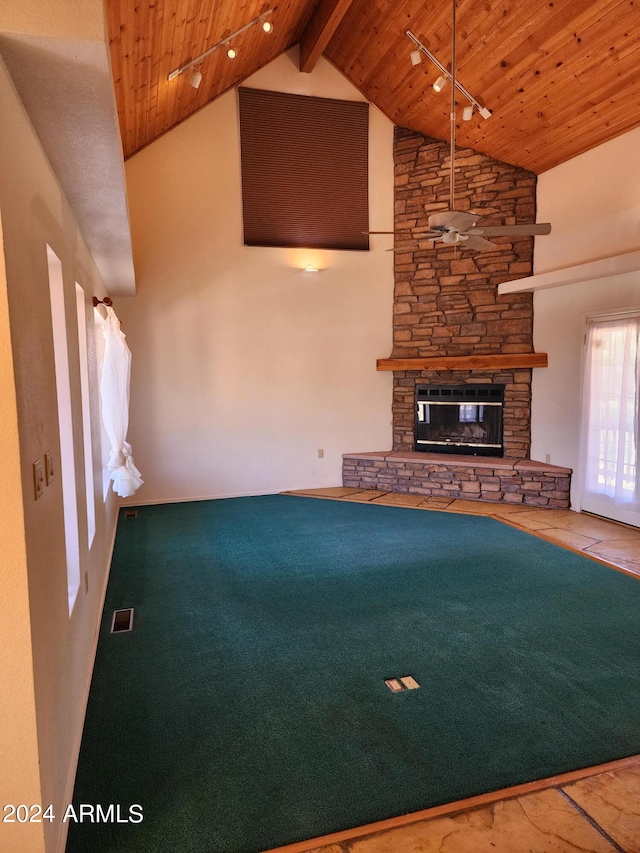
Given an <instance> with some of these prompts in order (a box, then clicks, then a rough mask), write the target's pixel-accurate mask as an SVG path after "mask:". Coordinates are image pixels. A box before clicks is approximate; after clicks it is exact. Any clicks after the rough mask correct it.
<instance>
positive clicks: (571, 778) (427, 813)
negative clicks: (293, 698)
mask: <svg viewBox="0 0 640 853" xmlns="http://www.w3.org/2000/svg"><path fill="white" fill-rule="evenodd" d="M638 760H640V755H630V756H628V757H627V758H618V759H616V760H615V761H608V762H606V763H605V764H596V765H594V766H593V767H583V768H582V769H580V770H570V771H569V772H568V773H559V774H558V775H557V776H547V777H546V778H544V779H537V780H536V781H534V782H523V783H522V784H521V785H513V786H512V787H510V788H502V789H501V790H499V791H490V792H489V793H487V794H478V796H476V797H468V798H467V799H465V800H456V801H455V802H453V803H444V804H443V805H441V806H433V807H431V808H428V809H422V810H421V811H418V812H411V813H410V814H405V815H398V817H391V818H386V819H385V820H379V821H376V822H375V823H368V824H365V825H364V826H355V827H353V828H352V829H342V830H339V831H338V832H331V833H329V834H328V835H321V836H318V837H317V838H309V839H307V840H306V841H295V842H294V843H293V844H285V845H284V846H283V847H272V848H270V849H269V850H265V851H263V853H307V851H312V850H316V849H318V848H321V847H325V846H328V845H330V844H340V843H341V842H343V841H354V840H355V839H358V840H360V839H362V838H364V837H366V836H371V835H377V834H378V833H380V832H387V831H388V830H391V829H399V828H400V827H403V826H409V825H411V824H412V823H419V822H420V821H423V820H433V819H434V818H438V817H446V816H448V815H452V814H456V813H458V812H466V811H474V810H475V809H479V808H482V807H483V806H488V805H492V804H493V803H496V802H499V801H501V800H513V799H516V798H517V797H523V796H526V795H527V794H535V793H537V792H538V791H545V790H548V789H550V788H553V789H555V790H557V791H559V792H560V793H561V794H563V795H564V796H565V798H566V799H568V800H570V801H571V804H572V805H573V806H574V807H575V808H577V810H578V811H580V814H581V815H582V816H583V817H584V818H585V820H588V822H589V823H590V824H591V825H592V826H593V827H594V829H596V830H597V831H598V832H599V833H600V834H601V835H603V837H606V838H607V840H608V841H609V842H610V843H611V844H612V845H613V846H614V848H615V849H616V850H617V851H619V853H625V851H624V850H623V849H622V848H621V847H620V845H618V844H617V843H616V842H615V841H613V839H611V838H609V836H608V835H607V833H606V832H605V831H604V830H603V829H602V828H601V827H599V826H598V825H597V824H596V823H595V821H594V820H593V818H590V817H589V815H588V814H586V813H585V812H583V810H581V809H580V807H579V806H578V805H577V803H574V802H573V800H571V798H570V797H569V796H568V795H567V794H565V793H564V791H562V790H561V786H562V785H568V784H570V783H572V782H578V781H579V780H581V779H587V778H588V777H590V776H598V775H599V774H600V773H607V772H610V771H612V770H623V769H624V768H626V767H631V766H633V765H635V764H637V762H638Z"/></svg>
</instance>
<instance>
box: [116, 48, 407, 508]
mask: <svg viewBox="0 0 640 853" xmlns="http://www.w3.org/2000/svg"><path fill="white" fill-rule="evenodd" d="M245 85H247V86H253V87H256V88H267V89H275V90H280V91H285V92H294V93H301V94H310V95H320V96H324V97H335V98H345V99H351V100H362V96H361V95H360V94H359V93H358V92H357V91H356V90H355V89H354V88H353V87H352V86H351V85H350V84H348V83H347V82H346V81H345V79H344V78H343V77H342V76H341V75H340V74H339V73H338V72H337V71H336V70H335V69H334V68H333V67H332V66H330V65H329V64H328V63H327V62H326V61H325V60H322V59H321V60H320V62H319V63H318V65H317V67H316V69H315V70H314V72H313V73H312V74H311V75H307V74H300V73H299V72H298V70H297V58H296V55H295V52H292V53H290V54H287V55H284V56H281V57H280V58H279V59H277V60H275V61H274V62H273V63H271V65H269V66H268V67H267V68H265V69H263V70H262V71H260V72H258V73H257V74H256V75H254V76H253V77H252V78H250V79H249V80H247V81H246V83H245ZM369 157H370V227H371V228H372V229H376V230H381V229H389V230H392V229H393V126H392V124H391V123H390V122H389V121H388V120H387V119H386V118H385V117H383V116H382V115H381V114H380V113H379V112H378V111H377V110H376V109H375V108H373V107H371V109H370V150H369ZM126 170H127V184H128V194H129V205H130V213H131V222H132V235H133V246H134V261H135V264H136V271H137V285H138V295H137V296H136V298H135V299H131V300H127V299H119V300H117V301H116V308H117V310H118V312H119V315H120V317H121V320H122V327H123V330H124V331H125V333H126V335H127V339H128V342H129V345H130V347H131V350H132V352H133V359H134V361H133V376H132V391H131V427H130V432H129V437H130V441H131V443H132V445H133V452H134V457H135V460H136V464H137V465H138V467H139V468H140V470H141V472H142V476H143V478H144V480H145V485H144V486H143V487H142V488H141V489H140V491H139V492H138V493H137V495H136V496H135V497H134V498H133V499H132V500H131V503H141V502H156V501H171V500H187V499H192V498H202V497H219V496H227V495H242V494H256V493H265V492H277V491H279V490H282V489H292V488H304V487H307V488H311V487H316V486H322V485H339V484H340V483H341V454H342V453H344V452H349V451H357V450H362V451H364V450H382V449H388V448H389V447H390V446H391V387H392V379H391V375H390V374H385V373H378V372H376V358H380V357H385V356H388V354H389V353H390V351H391V344H392V341H391V330H392V298H393V258H392V254H391V253H387V252H385V251H384V249H386V248H388V246H389V241H388V239H387V240H385V239H384V238H379V237H378V238H373V239H374V242H373V243H372V245H373V246H374V247H375V248H374V249H373V250H372V251H370V252H337V251H317V250H316V251H314V250H304V249H298V250H294V249H277V248H259V247H246V246H244V245H243V244H242V199H241V184H240V153H239V136H238V111H237V94H236V92H235V91H231V92H228V93H226V94H225V95H223V96H222V97H220V98H219V99H218V100H217V101H215V102H214V103H213V104H210V105H209V106H207V107H205V108H204V109H202V110H201V111H199V112H198V113H196V114H195V115H194V116H192V117H191V118H189V119H188V120H187V121H185V122H183V123H182V124H181V125H179V126H178V127H176V128H174V129H173V130H172V131H170V132H169V133H168V134H166V135H165V136H163V137H161V138H160V139H158V140H157V141H156V142H154V143H153V144H152V145H150V146H149V147H147V148H145V149H144V150H143V151H141V152H139V153H138V154H137V155H135V156H134V157H133V158H131V159H130V160H129V161H128V162H127V165H126ZM308 263H311V264H314V265H316V266H317V267H319V268H320V269H321V272H320V273H318V274H317V275H313V274H308V273H306V274H305V273H303V272H302V271H301V268H302V267H304V266H305V264H308ZM320 448H321V449H323V450H324V458H323V459H319V458H318V449H320Z"/></svg>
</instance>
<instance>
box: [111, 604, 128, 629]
mask: <svg viewBox="0 0 640 853" xmlns="http://www.w3.org/2000/svg"><path fill="white" fill-rule="evenodd" d="M132 630H133V607H128V608H127V609H126V610H114V611H113V619H112V620H111V633H112V634H121V633H123V631H132Z"/></svg>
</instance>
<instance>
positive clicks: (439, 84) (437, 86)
mask: <svg viewBox="0 0 640 853" xmlns="http://www.w3.org/2000/svg"><path fill="white" fill-rule="evenodd" d="M446 85H447V78H446V77H445V76H444V74H442V75H441V76H440V77H438V79H437V80H436V82H435V83H434V84H433V91H434V92H442V90H443V89H444V87H445V86H446Z"/></svg>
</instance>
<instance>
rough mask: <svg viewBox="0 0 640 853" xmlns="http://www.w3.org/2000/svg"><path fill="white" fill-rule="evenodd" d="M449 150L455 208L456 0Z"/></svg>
mask: <svg viewBox="0 0 640 853" xmlns="http://www.w3.org/2000/svg"><path fill="white" fill-rule="evenodd" d="M450 121H451V151H450V160H451V163H450V169H451V174H450V178H449V209H450V210H455V209H456V206H455V153H456V0H452V15H451V115H450Z"/></svg>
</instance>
